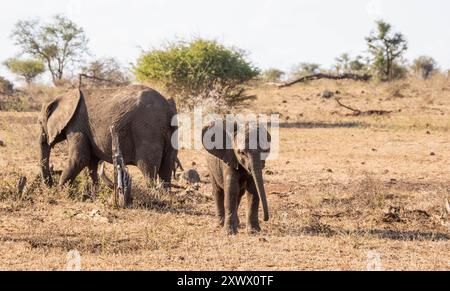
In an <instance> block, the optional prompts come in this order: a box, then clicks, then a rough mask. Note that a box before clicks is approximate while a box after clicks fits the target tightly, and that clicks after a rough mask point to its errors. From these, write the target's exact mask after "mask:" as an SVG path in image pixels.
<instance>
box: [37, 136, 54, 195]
mask: <svg viewBox="0 0 450 291" xmlns="http://www.w3.org/2000/svg"><path fill="white" fill-rule="evenodd" d="M39 144H40V149H41V156H40V166H41V175H42V179H43V181H44V183H45V185H47V186H48V187H52V186H53V181H52V175H51V173H50V150H51V147H50V145H49V144H48V141H47V134H46V133H45V132H44V130H43V129H42V131H41V135H40V137H39Z"/></svg>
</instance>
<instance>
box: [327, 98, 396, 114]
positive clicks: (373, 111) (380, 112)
mask: <svg viewBox="0 0 450 291" xmlns="http://www.w3.org/2000/svg"><path fill="white" fill-rule="evenodd" d="M334 100H336V102H337V104H338V105H339V106H341V107H344V108H345V109H348V110H350V111H352V112H353V114H351V115H352V116H360V115H386V114H389V113H392V111H387V110H367V111H362V110H359V109H355V108H352V107H350V106H348V105H345V104H343V103H342V102H341V100H340V99H339V98H335V99H334Z"/></svg>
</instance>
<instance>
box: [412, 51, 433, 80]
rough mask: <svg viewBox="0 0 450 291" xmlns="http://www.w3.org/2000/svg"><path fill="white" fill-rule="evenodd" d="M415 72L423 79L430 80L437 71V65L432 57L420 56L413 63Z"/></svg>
mask: <svg viewBox="0 0 450 291" xmlns="http://www.w3.org/2000/svg"><path fill="white" fill-rule="evenodd" d="M411 68H412V70H413V72H414V73H415V74H416V75H418V76H420V77H421V78H422V79H428V78H429V77H430V76H431V75H432V74H433V73H434V72H436V71H437V63H436V61H435V60H434V59H433V58H432V57H428V56H420V57H418V58H417V59H415V60H414V61H413V65H412V67H411Z"/></svg>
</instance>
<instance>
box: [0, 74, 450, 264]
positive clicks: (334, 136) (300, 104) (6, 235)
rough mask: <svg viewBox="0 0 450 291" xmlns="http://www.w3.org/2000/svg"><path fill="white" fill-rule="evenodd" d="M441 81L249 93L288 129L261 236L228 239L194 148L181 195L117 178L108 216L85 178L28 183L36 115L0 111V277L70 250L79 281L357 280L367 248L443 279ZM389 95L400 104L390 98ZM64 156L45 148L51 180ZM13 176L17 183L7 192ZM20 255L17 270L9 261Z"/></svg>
mask: <svg viewBox="0 0 450 291" xmlns="http://www.w3.org/2000/svg"><path fill="white" fill-rule="evenodd" d="M447 83H448V80H447V79H445V78H444V77H443V76H441V75H439V74H436V75H433V76H432V77H430V78H429V79H428V80H427V81H426V86H424V84H425V81H422V80H420V79H417V78H409V79H406V80H400V81H394V82H390V83H371V82H369V83H365V82H354V81H350V80H341V81H338V82H336V81H331V80H318V81H314V83H312V82H311V83H307V84H301V85H300V84H299V85H294V86H291V87H288V88H285V89H283V90H279V89H278V88H271V87H267V86H260V84H254V85H253V86H254V87H250V88H249V93H251V94H256V95H258V96H259V100H258V103H251V104H250V107H249V108H246V110H247V109H248V110H256V109H257V110H258V111H259V112H273V111H278V112H281V113H282V114H283V116H282V117H283V118H286V117H288V116H289V117H290V118H289V120H285V119H283V122H282V124H281V129H280V130H281V132H280V136H281V141H280V142H281V145H282V146H281V147H280V155H279V158H278V159H276V160H274V161H268V162H267V174H265V180H266V188H267V194H268V199H269V205H270V206H271V210H272V213H273V215H272V218H271V219H270V220H269V222H262V225H261V226H262V227H263V232H262V233H261V234H260V235H248V234H246V233H245V231H244V230H243V229H241V230H242V231H240V234H239V235H238V236H237V237H235V238H233V239H230V238H229V237H228V236H226V235H225V234H223V232H222V230H221V229H220V228H217V227H216V226H215V224H214V222H215V218H214V212H215V209H214V208H215V206H214V201H213V198H212V196H211V184H210V183H209V179H210V178H208V177H206V173H207V172H208V171H207V169H206V162H205V160H204V158H203V157H200V156H201V155H200V153H199V152H198V151H195V150H182V151H180V153H179V157H180V160H181V162H182V163H183V165H193V162H195V166H194V167H195V169H196V170H197V171H198V172H199V174H200V177H201V178H202V181H203V182H201V183H199V184H196V185H187V184H185V183H184V182H183V181H182V180H175V181H173V183H174V184H176V185H178V186H180V188H173V189H172V191H171V192H167V191H165V190H163V189H162V187H160V186H158V184H154V185H151V186H150V187H148V186H147V185H146V183H145V182H144V180H143V177H142V176H141V175H140V172H139V170H138V169H136V168H134V167H130V168H129V169H130V171H131V174H132V176H133V185H134V186H133V197H134V202H133V206H132V208H131V209H121V210H119V209H114V208H112V207H111V206H109V203H108V202H109V199H110V197H111V193H112V192H111V190H109V189H108V188H106V187H104V186H100V188H99V189H97V190H96V192H95V195H93V192H92V188H90V187H89V185H90V181H89V180H88V179H87V177H86V175H81V176H80V177H78V178H77V180H76V184H75V186H74V187H73V188H68V187H66V188H63V189H58V188H51V189H48V188H46V187H44V186H42V184H41V182H40V181H39V180H35V179H34V178H35V177H36V175H38V173H39V167H38V163H37V161H38V157H37V156H35V155H30V153H33V152H37V151H38V144H37V143H36V140H37V134H38V131H37V130H36V126H37V125H36V123H37V116H38V114H37V113H35V112H32V113H15V112H0V139H1V140H3V141H4V143H5V145H6V146H4V147H0V168H2V169H7V170H6V171H3V172H1V173H0V211H1V212H2V224H1V226H0V250H3V252H1V253H2V254H3V255H2V260H0V268H2V269H64V268H65V263H66V256H67V252H68V251H69V250H72V249H77V250H78V251H80V253H81V255H82V269H83V270H89V269H120V270H122V269H126V270H129V269H136V270H141V269H152V270H159V269H171V270H179V269H183V270H184V269H201V270H231V269H232V270H240V269H245V270H254V269H256V270H259V269H264V270H292V269H294V270H310V269H311V270H317V269H333V270H334V269H342V270H348V269H350V270H364V269H366V266H367V252H368V251H369V250H374V251H377V252H378V253H380V254H382V263H383V269H386V270H447V269H448V255H447V252H446V251H447V249H448V240H449V239H450V232H449V229H448V226H449V221H448V218H445V216H444V212H443V208H444V204H443V201H444V200H445V198H446V196H447V197H448V195H450V192H449V189H448V183H449V181H448V177H447V176H448V175H447V173H446V172H445V171H442V169H444V168H445V167H446V165H447V161H448V157H449V154H448V153H450V143H449V141H448V138H447V137H448V133H449V132H450V126H449V124H448V118H447V117H448V108H450V95H449V94H450V91H448V90H447V91H442V90H441V88H443V86H446V85H447ZM394 85H395V86H396V88H401V94H402V95H403V98H389V96H390V95H391V91H392V87H393V86H394ZM35 86H36V85H33V86H32V88H33V87H35ZM34 90H36V93H37V92H38V88H35V89H34ZM40 90H43V89H40ZM58 90H62V89H60V88H58ZM325 90H330V91H331V92H336V91H340V93H339V96H341V97H342V98H346V99H350V100H351V104H352V105H353V106H355V107H356V108H361V109H364V110H366V109H368V108H378V107H380V108H381V109H392V110H395V112H394V113H393V114H391V115H389V116H358V117H355V116H346V113H347V111H346V110H345V109H343V108H340V107H339V106H337V105H336V103H335V102H322V98H317V97H316V96H317V94H318V93H321V92H323V91H325ZM362 92H364V93H362ZM42 94H43V95H45V94H49V92H47V93H45V92H42ZM277 94H278V95H277ZM273 96H277V97H278V98H273ZM354 96H364V98H354ZM425 96H432V98H433V100H434V104H433V105H430V104H429V103H428V102H429V101H428V99H427V98H425ZM346 99H345V100H346ZM280 100H285V101H286V103H280ZM286 104H287V105H286ZM417 108H420V110H417ZM398 109H402V110H401V111H398ZM424 120H426V122H423V121H424ZM427 132H428V133H427ZM393 136H395V138H393ZM330 140H331V141H333V142H330ZM299 141H302V142H299ZM349 141H351V143H352V146H350V147H349ZM412 141H415V142H414V144H412ZM305 144H307V145H308V146H305ZM430 152H433V153H435V155H434V156H432V155H430ZM330 155H331V156H332V158H330ZM66 156H67V148H66V147H65V145H62V146H59V147H58V148H57V149H56V150H55V152H54V158H53V159H52V163H54V170H55V171H56V170H60V169H62V168H63V166H64V163H65V161H66V159H67V158H66ZM299 165H303V166H299ZM108 169H109V171H110V172H111V169H110V168H108ZM430 173H433V175H430ZM24 175H25V176H27V178H28V182H27V185H26V186H25V190H24V191H23V193H22V194H21V195H18V192H17V184H18V180H19V178H20V177H21V176H24ZM57 175H58V174H55V176H54V178H55V180H56V179H57V178H58V176H57ZM109 176H111V174H110V173H109ZM35 183H37V184H35ZM82 201H83V202H82ZM242 203H243V205H242V206H243V207H240V213H239V215H240V219H241V226H240V227H241V228H244V227H245V208H246V207H245V203H246V200H245V199H244V200H243V201H242ZM318 246H320V247H318ZM6 250H8V251H6ZM43 252H45V253H46V254H48V255H46V256H42V253H43ZM19 254H20V258H21V261H20V263H18V264H13V263H14V262H17V257H18V256H19ZM286 254H289V255H286ZM411 254H414V256H413V257H411Z"/></svg>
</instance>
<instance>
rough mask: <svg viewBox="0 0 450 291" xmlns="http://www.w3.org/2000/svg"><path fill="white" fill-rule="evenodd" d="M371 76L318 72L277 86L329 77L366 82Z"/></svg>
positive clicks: (331, 78)
mask: <svg viewBox="0 0 450 291" xmlns="http://www.w3.org/2000/svg"><path fill="white" fill-rule="evenodd" d="M371 78H372V76H370V75H367V74H366V75H357V74H351V73H344V74H340V75H330V74H323V73H319V74H313V75H308V76H304V77H301V78H298V79H295V80H293V81H290V82H287V83H284V84H281V85H279V86H278V88H285V87H289V86H292V85H294V84H297V83H302V82H308V81H314V80H319V79H330V80H344V79H349V80H355V81H364V82H367V81H369V80H370V79H371Z"/></svg>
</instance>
